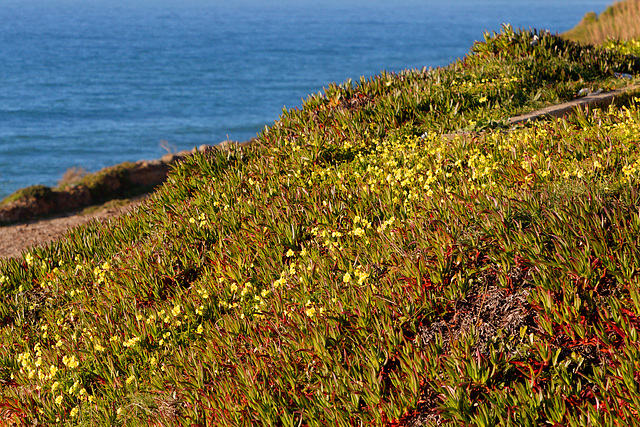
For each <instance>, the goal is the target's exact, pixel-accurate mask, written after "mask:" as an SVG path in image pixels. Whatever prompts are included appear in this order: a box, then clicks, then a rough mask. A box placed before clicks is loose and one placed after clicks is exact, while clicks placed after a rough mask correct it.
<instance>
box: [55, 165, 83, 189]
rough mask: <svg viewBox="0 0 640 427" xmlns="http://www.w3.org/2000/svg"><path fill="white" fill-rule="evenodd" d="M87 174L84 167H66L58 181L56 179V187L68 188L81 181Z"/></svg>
mask: <svg viewBox="0 0 640 427" xmlns="http://www.w3.org/2000/svg"><path fill="white" fill-rule="evenodd" d="M86 175H87V170H86V169H85V168H79V167H75V166H74V167H72V168H69V169H67V171H66V172H65V173H64V175H62V178H60V181H58V188H68V187H73V186H74V185H76V184H78V183H79V182H80V181H82V178H84V177H85V176H86Z"/></svg>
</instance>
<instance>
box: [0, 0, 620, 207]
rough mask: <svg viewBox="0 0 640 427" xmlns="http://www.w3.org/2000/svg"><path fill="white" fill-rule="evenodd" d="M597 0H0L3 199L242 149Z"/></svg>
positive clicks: (598, 6)
mask: <svg viewBox="0 0 640 427" xmlns="http://www.w3.org/2000/svg"><path fill="white" fill-rule="evenodd" d="M609 3H610V2H609V1H605V0H556V1H551V0H538V1H536V2H533V1H531V0H495V1H491V0H468V1H462V0H449V1H435V0H424V1H417V0H413V1H412V0H396V1H385V0H369V1H360V0H358V1H349V0H343V1H335V0H323V1H313V0H309V1H304V0H299V1H295V0H288V1H287V0H280V1H268V0H254V1H250V0H245V1H242V0H228V1H224V2H223V1H209V2H206V1H201V2H199V3H197V2H195V1H190V0H175V1H164V2H163V1H161V0H157V1H150V0H147V1H146V2H143V1H138V2H136V1H133V0H132V1H128V2H125V1H123V0H109V1H107V0H105V1H99V0H93V1H91V0H84V1H73V0H59V1H56V0H49V1H47V0H38V1H30V0H20V1H17V0H0V198H2V197H4V196H6V195H8V194H10V193H11V192H13V191H15V190H16V189H18V188H20V187H24V186H27V185H33V184H46V185H55V184H56V182H57V181H58V180H59V178H60V177H61V176H62V174H63V173H64V172H65V170H67V169H68V168H70V167H73V166H79V167H84V168H86V169H87V170H89V171H95V170H98V169H100V168H102V167H105V166H109V165H113V164H116V163H119V162H122V161H136V160H140V159H153V158H158V157H160V156H162V154H164V153H165V151H164V149H163V148H161V146H160V145H161V141H167V142H168V144H169V145H171V146H172V147H175V149H178V150H182V149H189V148H192V147H194V146H197V145H200V144H216V143H218V142H220V141H222V140H225V139H234V140H246V139H249V138H251V137H253V136H255V135H256V133H258V132H259V131H260V130H261V129H263V128H264V126H265V125H269V124H271V123H273V121H274V120H276V119H277V118H278V116H279V115H280V113H281V112H282V109H283V107H285V106H286V107H287V108H291V107H296V106H300V105H301V104H302V99H303V98H306V97H307V95H308V94H310V93H315V92H319V91H321V90H322V88H323V87H325V86H327V84H328V83H330V82H334V81H335V82H343V81H345V80H347V79H348V78H353V79H358V78H359V77H360V76H363V75H364V76H367V77H369V76H372V75H375V74H378V73H380V71H382V70H387V71H399V70H402V69H405V68H422V67H423V66H427V67H429V66H433V67H435V66H442V65H446V64H448V63H450V62H452V61H454V60H455V59H456V58H458V57H462V56H464V55H465V54H466V53H467V52H468V51H469V48H470V47H471V45H472V44H473V42H474V40H478V39H482V33H483V31H484V30H495V31H499V29H500V27H501V24H502V23H505V22H507V23H511V24H512V25H513V26H514V27H525V28H529V27H534V28H546V29H549V30H551V31H552V32H556V31H557V32H562V31H565V30H567V29H569V28H571V27H573V26H574V25H575V24H576V23H577V22H578V21H579V20H580V18H581V17H582V16H583V15H584V14H585V13H586V12H587V11H590V10H593V11H596V12H601V11H602V10H603V9H604V8H605V7H606V6H607V4H609Z"/></svg>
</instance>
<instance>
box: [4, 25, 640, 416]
mask: <svg viewBox="0 0 640 427" xmlns="http://www.w3.org/2000/svg"><path fill="white" fill-rule="evenodd" d="M639 69H640V63H639V62H638V59H637V58H635V57H632V56H625V54H622V53H619V52H617V51H615V49H613V50H603V49H600V48H594V47H584V46H579V45H575V44H572V43H569V42H566V41H563V40H561V39H559V38H557V37H555V36H551V35H547V34H539V35H538V34H535V37H534V34H532V33H531V32H527V31H513V30H511V29H510V28H505V29H504V30H503V31H502V33H500V34H494V35H487V37H486V40H485V42H483V43H478V44H476V45H475V46H474V47H473V49H472V52H471V53H470V54H469V55H468V56H467V57H466V58H464V60H462V61H460V62H457V63H455V64H452V65H451V66H449V67H447V68H444V69H437V70H414V71H404V72H401V73H399V74H382V75H379V76H376V77H374V78H372V79H370V80H365V79H363V80H362V81H361V82H359V83H358V84H352V83H351V82H348V83H345V84H343V85H339V86H337V85H332V86H330V87H329V88H327V90H326V92H325V93H324V94H318V95H312V96H310V97H309V99H308V100H307V101H306V102H305V105H304V107H303V109H302V110H292V111H285V112H284V113H283V115H282V116H281V117H280V118H279V120H278V121H276V122H275V123H274V125H273V126H271V127H270V128H268V129H265V131H264V132H263V133H262V134H261V135H260V136H259V139H258V142H257V143H256V144H254V145H253V146H250V147H247V148H243V149H237V150H231V151H229V152H224V153H223V152H215V153H208V154H206V155H202V154H196V155H194V156H193V157H191V158H189V159H188V160H187V161H185V162H184V163H182V164H180V165H179V166H177V167H176V168H175V170H174V171H173V173H172V175H171V178H170V180H169V182H168V183H167V184H166V185H164V186H163V187H162V188H161V189H160V190H159V191H158V192H157V193H156V194H155V195H153V196H152V198H151V199H150V201H149V202H148V203H147V204H146V205H144V206H143V207H142V208H141V210H139V211H138V212H137V213H135V214H132V215H129V216H126V217H123V218H121V219H119V220H118V221H117V223H115V224H111V225H108V226H104V225H97V224H94V225H90V226H86V227H82V228H79V229H76V230H73V231H72V232H70V233H69V235H68V236H67V237H66V238H65V239H63V240H61V241H60V242H58V243H56V244H54V245H52V246H51V247H49V248H47V249H35V250H33V251H32V252H30V253H27V254H25V255H24V256H23V257H22V258H21V259H14V260H9V261H4V262H2V263H1V264H0V290H1V292H2V299H1V300H0V413H1V414H2V416H3V418H2V419H3V420H6V421H4V423H5V425H12V424H21V423H23V424H35V425H54V424H60V425H149V424H153V425H238V426H245V425H246V426H249V425H256V426H259V425H262V426H277V425H282V426H324V425H327V426H329V425H331V426H335V425H340V426H341V425H389V426H395V425H414V426H417V425H437V424H438V423H443V424H445V425H447V424H450V425H480V426H494V425H518V426H538V425H543V424H549V425H554V424H555V425H571V426H582V425H634V423H637V422H638V421H637V418H638V417H637V415H638V411H639V410H640V390H639V389H638V379H639V378H638V377H639V373H640V366H639V364H640V345H639V341H638V328H640V317H639V312H640V292H639V276H638V266H639V265H640V249H639V248H640V245H639V241H640V192H639V188H638V184H639V182H640V150H639V149H638V140H639V139H640V110H639V107H638V106H636V100H635V99H634V98H633V96H631V97H629V98H628V99H624V100H621V102H620V103H619V104H617V105H614V106H612V107H611V108H610V109H608V110H595V111H589V112H586V113H583V114H577V115H575V116H572V117H569V118H567V119H565V120H555V119H554V120H549V121H541V122H538V123H536V124H533V125H528V126H521V127H517V128H514V129H510V130H509V131H505V130H504V129H503V127H504V123H505V119H506V118H507V117H509V116H512V115H515V114H519V113H523V112H527V111H530V110H533V109H535V108H536V107H538V106H544V105H549V104H550V103H554V102H558V101H560V100H566V99H570V98H572V97H574V96H575V94H577V93H578V91H579V90H580V89H582V88H584V87H589V88H591V89H593V90H595V89H598V88H603V87H618V86H621V85H623V84H626V83H627V81H624V82H623V81H621V80H620V79H615V78H614V73H628V74H635V73H637V72H638V71H639ZM465 128H466V129H472V130H473V129H475V130H482V131H483V132H480V133H478V132H474V133H467V134H461V135H458V136H456V137H443V136H442V134H443V133H450V132H453V131H456V130H461V129H465Z"/></svg>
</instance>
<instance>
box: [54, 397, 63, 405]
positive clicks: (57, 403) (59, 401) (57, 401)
mask: <svg viewBox="0 0 640 427" xmlns="http://www.w3.org/2000/svg"><path fill="white" fill-rule="evenodd" d="M55 402H56V405H61V404H62V395H60V396H58V397H56V400H55Z"/></svg>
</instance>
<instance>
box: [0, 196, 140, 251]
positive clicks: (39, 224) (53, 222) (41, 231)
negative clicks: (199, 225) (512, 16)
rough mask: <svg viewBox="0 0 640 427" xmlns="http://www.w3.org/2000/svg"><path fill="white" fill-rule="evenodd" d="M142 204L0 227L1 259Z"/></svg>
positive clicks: (134, 203)
mask: <svg viewBox="0 0 640 427" xmlns="http://www.w3.org/2000/svg"><path fill="white" fill-rule="evenodd" d="M140 203H141V201H140V200H138V201H135V202H132V203H131V204H129V205H126V206H121V207H117V208H106V209H102V210H99V211H97V212H95V213H91V214H87V215H79V214H77V213H75V214H74V213H71V214H68V215H65V216H62V217H57V218H51V219H45V220H41V221H32V222H28V223H26V224H17V225H9V226H6V227H0V258H11V257H18V256H20V254H21V253H22V251H24V250H26V249H29V248H30V247H32V246H35V245H46V244H48V243H50V242H52V241H54V240H56V239H58V238H60V237H62V236H63V235H64V234H65V233H66V232H67V230H69V229H70V228H73V227H76V226H79V225H82V224H86V223H88V222H90V221H93V220H96V221H103V222H106V221H109V220H110V219H111V218H114V217H117V216H119V215H121V214H123V213H124V212H127V211H128V210H130V209H132V208H133V207H134V206H138V205H139V204H140Z"/></svg>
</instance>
